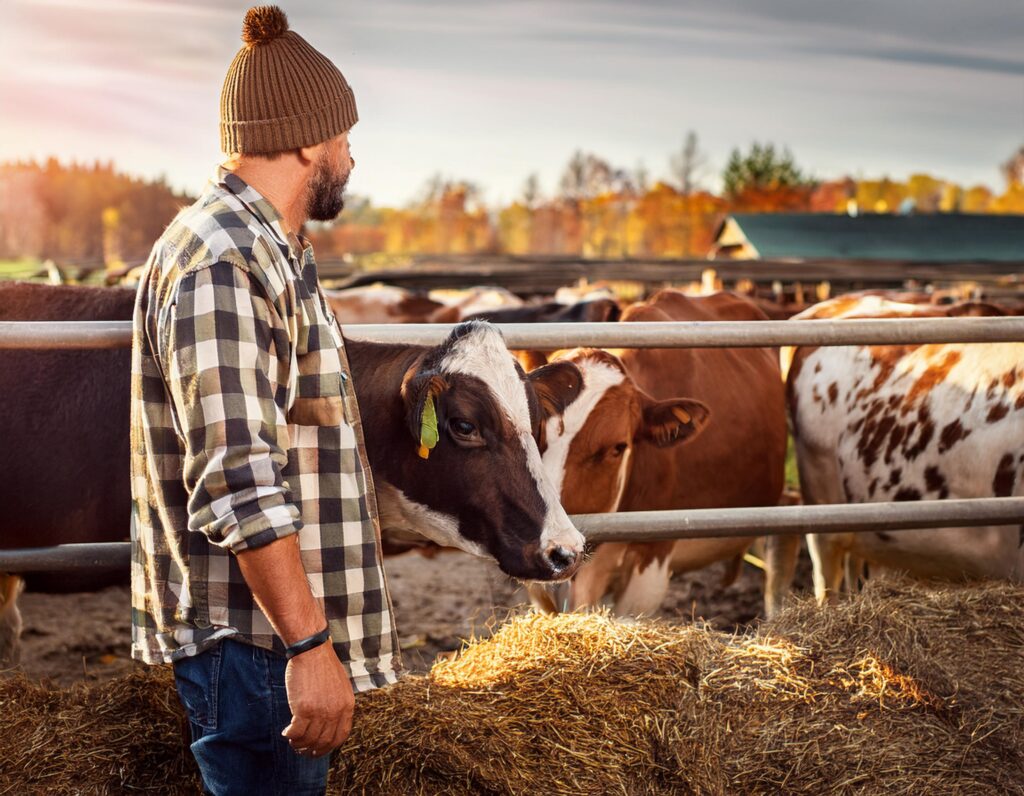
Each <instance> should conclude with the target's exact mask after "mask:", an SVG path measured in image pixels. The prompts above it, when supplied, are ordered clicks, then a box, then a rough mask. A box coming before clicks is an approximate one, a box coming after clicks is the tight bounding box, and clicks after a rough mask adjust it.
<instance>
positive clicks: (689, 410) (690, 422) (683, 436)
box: [640, 395, 711, 448]
mask: <svg viewBox="0 0 1024 796" xmlns="http://www.w3.org/2000/svg"><path fill="white" fill-rule="evenodd" d="M641 401H642V404H643V421H642V425H641V428H640V434H641V436H642V437H643V438H644V439H645V440H647V441H648V442H653V443H654V444H655V445H657V446H658V447H659V448H665V447H668V446H669V445H677V444H678V443H680V442H689V441H691V440H693V439H695V438H696V437H697V435H698V434H700V432H701V431H703V430H704V426H706V425H707V422H708V418H709V417H710V416H711V410H710V409H708V406H707V404H705V403H701V402H700V401H698V400H696V399H694V398H669V399H668V400H667V401H655V400H654V399H653V398H651V397H650V396H649V395H642V396H641Z"/></svg>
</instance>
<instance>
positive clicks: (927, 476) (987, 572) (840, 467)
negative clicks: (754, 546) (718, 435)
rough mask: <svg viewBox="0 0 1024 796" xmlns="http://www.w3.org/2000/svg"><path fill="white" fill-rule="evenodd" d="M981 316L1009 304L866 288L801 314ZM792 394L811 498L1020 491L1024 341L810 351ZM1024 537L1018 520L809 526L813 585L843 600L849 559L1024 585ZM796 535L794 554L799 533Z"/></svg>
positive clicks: (792, 380)
mask: <svg viewBox="0 0 1024 796" xmlns="http://www.w3.org/2000/svg"><path fill="white" fill-rule="evenodd" d="M974 314H1001V313H1000V310H998V309H996V308H994V307H991V306H990V305H981V304H963V305H954V306H950V307H945V306H944V307H937V306H922V305H914V304H904V303H899V302H891V301H887V300H885V299H884V298H880V297H877V296H862V297H854V298H850V297H840V298H838V299H833V300H832V301H828V302H824V303H822V304H819V305H816V306H815V307H812V308H810V309H809V310H807V311H806V312H805V313H802V314H801V315H799V316H796V317H797V319H800V320H802V319H809V318H865V317H873V318H883V317H936V316H942V315H950V316H957V315H974ZM788 401H789V410H790V415H791V418H792V427H793V437H794V441H795V444H796V454H797V463H798V467H799V470H800V483H801V490H802V492H803V497H804V501H805V502H806V503H809V504H814V503H818V504H825V503H844V502H852V503H869V502H875V501H893V500H896V501H903V500H936V499H940V500H941V499H944V498H980V497H996V496H1011V495H1021V494H1024V483H1022V479H1021V468H1022V464H1024V343H985V344H945V345H916V346H843V347H827V348H815V347H802V348H798V349H796V351H795V353H794V355H793V361H792V365H791V367H790V370H789V377H788ZM1022 541H1024V540H1022V539H1021V535H1020V529H1019V527H1017V526H1013V527H1005V526H1004V527H988V528H945V529H935V530H919V531H899V532H895V533H883V532H879V533H859V534H828V535H825V534H821V535H816V534H811V535H809V536H808V547H809V549H810V552H811V558H812V561H813V564H814V588H815V593H816V595H817V596H818V598H819V599H820V600H825V599H834V598H835V595H836V593H837V592H838V590H839V588H840V585H841V581H842V579H843V575H844V562H847V563H849V564H850V567H849V574H850V575H851V576H852V575H853V573H854V571H855V570H856V569H858V568H857V567H856V566H855V564H856V562H858V561H867V562H869V564H871V565H874V566H882V567H890V568H895V569H899V570H903V571H907V572H909V573H911V574H914V575H917V576H920V577H926V578H940V579H947V580H960V579H964V578H974V577H997V578H1010V579H1014V580H1020V579H1022V578H1024V550H1022V548H1021V542H1022ZM788 544H789V546H790V551H789V553H788V558H789V560H790V561H792V560H793V559H794V558H795V555H796V550H795V545H796V544H797V542H796V541H795V540H792V541H790V542H789V543H788ZM777 546H780V547H781V546H785V543H783V542H781V541H777ZM783 555H784V554H782V553H779V556H780V557H782V556H783ZM852 579H853V578H852V577H851V580H852ZM853 585H855V584H851V586H853Z"/></svg>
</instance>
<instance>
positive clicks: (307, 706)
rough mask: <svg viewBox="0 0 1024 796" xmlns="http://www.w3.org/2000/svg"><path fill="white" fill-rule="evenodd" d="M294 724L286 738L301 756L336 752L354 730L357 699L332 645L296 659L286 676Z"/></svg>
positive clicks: (289, 704)
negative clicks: (353, 719) (354, 712)
mask: <svg viewBox="0 0 1024 796" xmlns="http://www.w3.org/2000/svg"><path fill="white" fill-rule="evenodd" d="M284 682H285V687H286V688H287V689H288V706H289V707H290V708H291V711H292V723H291V724H289V725H288V726H287V727H285V728H284V732H282V733H281V734H282V735H284V736H285V737H286V738H287V739H288V742H289V743H290V744H291V746H292V749H294V750H295V751H296V752H298V753H299V754H301V755H308V756H312V757H322V756H323V755H326V754H329V753H330V752H332V751H334V750H335V749H337V748H338V747H339V746H341V744H342V743H343V742H344V741H345V739H346V738H348V734H349V732H351V730H352V712H353V710H355V705H356V698H355V695H354V694H353V693H352V684H351V683H350V682H349V679H348V672H347V671H346V670H345V667H344V666H342V665H341V661H339V660H338V656H337V655H335V654H334V647H333V646H331V644H330V643H327V644H321V645H320V646H319V647H315V648H314V649H311V650H310V651H309V652H303V653H302V654H301V655H296V656H295V657H294V658H292V659H291V660H290V661H288V668H287V669H285V675H284Z"/></svg>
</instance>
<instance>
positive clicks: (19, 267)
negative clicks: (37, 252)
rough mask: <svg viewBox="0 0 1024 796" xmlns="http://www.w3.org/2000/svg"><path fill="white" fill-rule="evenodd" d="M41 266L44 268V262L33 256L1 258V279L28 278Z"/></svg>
mask: <svg viewBox="0 0 1024 796" xmlns="http://www.w3.org/2000/svg"><path fill="white" fill-rule="evenodd" d="M40 268H42V263H41V262H40V261H39V260H37V259H35V258H31V257H23V258H21V259H18V260H0V279H28V278H29V277H31V276H32V275H33V274H34V273H36V272H37V271H38V270H39V269H40Z"/></svg>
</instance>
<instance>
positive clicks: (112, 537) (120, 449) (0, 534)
mask: <svg viewBox="0 0 1024 796" xmlns="http://www.w3.org/2000/svg"><path fill="white" fill-rule="evenodd" d="M134 296H135V292H134V290H132V289H131V288H121V287H118V288H98V287H82V286H73V285H42V284H33V283H26V282H0V320H4V321H28V320H35V321H76V320H82V321H98V320H105V321H110V320H119V321H128V320H131V317H132V307H133V304H134ZM130 353H131V352H130V351H129V349H128V348H121V349H114V350H68V351H54V350H30V351H25V350H10V349H0V395H3V400H4V411H3V412H2V413H0V440H3V444H2V445H0V484H2V487H0V489H2V492H3V501H2V504H0V547H3V548H20V547H44V546H50V545H55V544H63V543H71V542H98V541H121V540H127V538H128V532H129V523H130V517H131V491H130V485H129V478H128V430H129V417H128V413H129V383H130ZM97 418H101V419H102V424H97V422H96V421H97ZM126 576H127V572H125V573H123V576H118V577H116V578H112V577H111V576H110V575H96V576H90V575H83V576H81V577H75V578H69V577H67V576H52V577H37V578H34V579H32V580H30V584H31V585H34V586H36V587H41V588H58V589H62V588H67V589H77V588H88V587H92V586H96V585H99V584H101V583H106V582H111V581H112V580H124V579H125V577H126Z"/></svg>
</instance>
